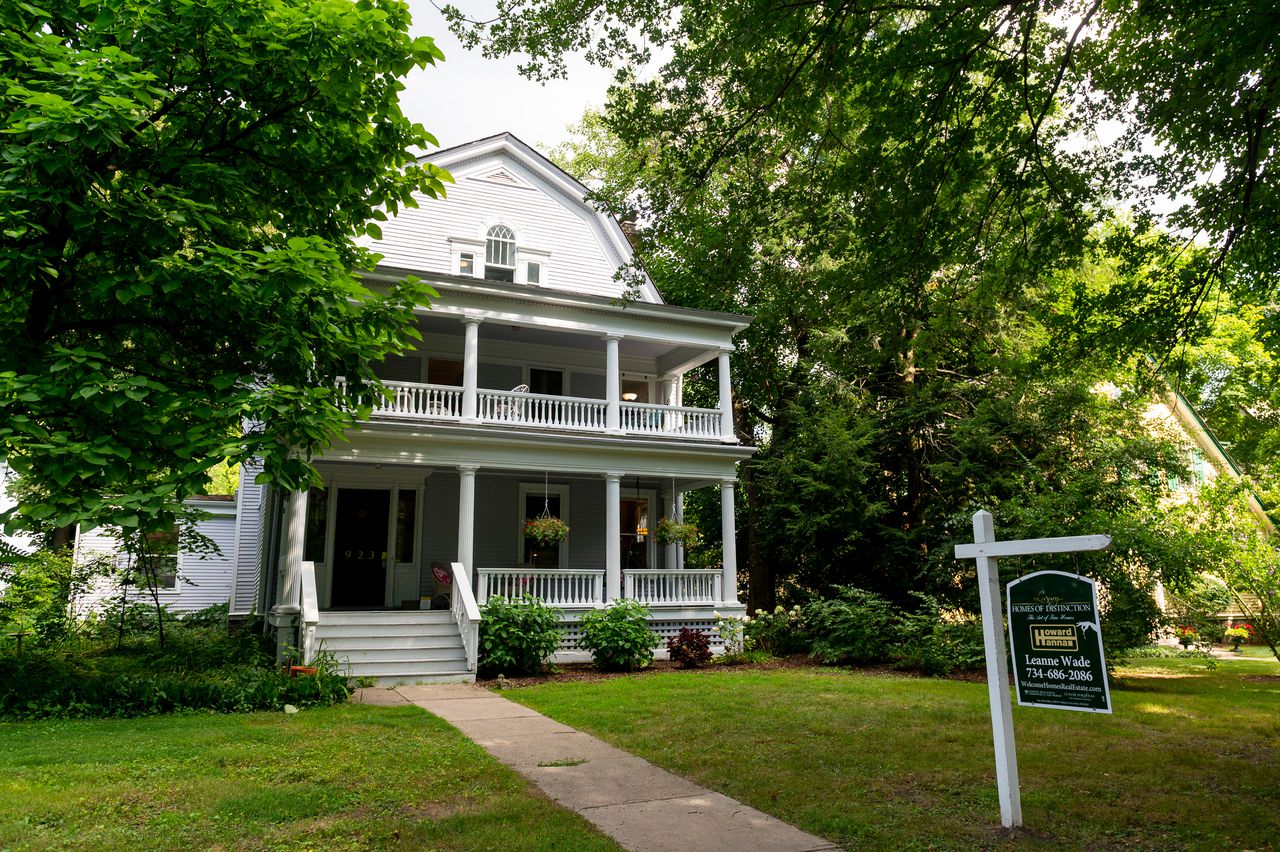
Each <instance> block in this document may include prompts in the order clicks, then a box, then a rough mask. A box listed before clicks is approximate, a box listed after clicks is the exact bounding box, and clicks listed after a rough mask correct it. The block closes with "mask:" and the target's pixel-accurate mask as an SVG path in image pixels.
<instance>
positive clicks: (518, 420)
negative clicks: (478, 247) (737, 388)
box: [338, 379, 721, 441]
mask: <svg viewBox="0 0 1280 852" xmlns="http://www.w3.org/2000/svg"><path fill="white" fill-rule="evenodd" d="M383 384H384V385H386V387H387V388H388V389H389V390H390V391H391V396H390V398H384V397H381V396H378V397H374V398H365V399H364V402H366V403H368V404H371V405H372V406H373V412H372V415H371V417H372V418H374V419H394V420H441V421H460V420H462V415H463V389H462V388H460V387H456V386H453V385H429V384H420V383H418V382H390V381H384V382H383ZM338 388H339V390H341V391H342V392H343V393H350V392H351V391H350V388H349V386H348V383H347V381H346V380H345V379H339V381H338ZM608 408H609V404H608V402H607V401H606V400H603V399H586V398H583V397H573V396H551V395H548V394H539V393H522V392H519V391H503V390H486V389H479V390H478V391H477V392H476V419H477V420H478V421H479V422H481V423H493V424H505V425H514V426H520V427H526V428H530V429H554V430H564V431H575V432H605V431H606V429H607V426H608ZM618 419H619V423H618V426H619V431H620V432H622V433H623V434H628V435H645V436H655V437H668V438H683V439H694V440H703V441H705V440H716V439H718V438H720V428H721V417H720V412H719V411H717V410H715V409H710V408H690V407H688V406H675V405H654V404H651V403H645V402H622V403H619V406H618Z"/></svg>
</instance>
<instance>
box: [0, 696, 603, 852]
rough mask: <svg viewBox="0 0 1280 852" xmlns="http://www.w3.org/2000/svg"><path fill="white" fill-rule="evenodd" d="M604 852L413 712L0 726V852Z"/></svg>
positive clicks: (591, 836) (596, 840)
mask: <svg viewBox="0 0 1280 852" xmlns="http://www.w3.org/2000/svg"><path fill="white" fill-rule="evenodd" d="M45 848H78V849H94V850H97V849H131V850H132V849H208V848H225V849H290V850H294V849H305V848H311V849H326V850H329V849H370V848H375V849H386V848H405V849H457V850H465V849H476V850H489V849H547V850H553V849H561V850H573V852H576V850H587V849H614V850H616V849H617V848H618V847H617V846H616V845H615V844H614V843H613V842H612V841H611V840H609V839H607V838H605V837H603V836H602V835H600V834H599V833H597V832H596V831H595V829H594V828H592V827H591V826H590V825H589V824H588V823H587V822H586V821H585V820H583V819H581V818H579V817H578V816H577V815H575V814H572V813H570V812H568V811H564V810H562V809H560V808H558V807H556V806H555V805H553V804H551V802H550V801H549V800H547V799H545V798H543V797H542V796H541V795H540V794H539V793H537V792H535V790H534V789H533V788H532V787H531V785H529V784H528V783H527V782H525V781H524V780H523V779H521V778H520V777H519V776H517V775H516V774H514V773H513V772H511V771H509V770H508V769H506V768H505V767H503V766H501V765H500V764H498V763H497V762H496V761H495V760H493V759H492V758H490V757H489V756H488V755H487V754H485V752H484V751H483V750H482V749H481V748H480V747H479V746H477V745H475V744H474V743H472V742H471V741H470V740H467V739H466V738H465V737H463V736H462V735H461V734H460V733H458V732H457V731H456V730H455V729H454V728H452V727H450V726H449V725H446V724H445V723H444V722H442V721H440V720H439V719H437V718H435V717H434V716H431V715H430V714H428V713H426V712H425V711H422V710H419V709H418V708H415V707H396V708H374V707H366V706H361V705H347V706H342V707H331V708H325V709H315V710H304V711H302V712H301V713H299V714H297V715H293V716H286V715H284V714H282V713H253V714H245V715H234V716H220V715H184V716H169V717H153V718H144V719H128V720H106V721H74V722H71V721H45V722H23V723H5V724H0V849H15V850H17V849H45Z"/></svg>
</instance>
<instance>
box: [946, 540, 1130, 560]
mask: <svg viewBox="0 0 1280 852" xmlns="http://www.w3.org/2000/svg"><path fill="white" fill-rule="evenodd" d="M1110 546H1111V536H1109V535H1069V536H1063V537H1062V538H1027V539H1021V540H1018V541H987V542H974V543H973V544H957V545H956V559H977V558H978V557H979V556H987V557H990V558H992V559H997V558H1000V557H1004V556H1034V555H1036V554H1038V553H1079V552H1081V551H1086V550H1106V549H1107V548H1108V547H1110Z"/></svg>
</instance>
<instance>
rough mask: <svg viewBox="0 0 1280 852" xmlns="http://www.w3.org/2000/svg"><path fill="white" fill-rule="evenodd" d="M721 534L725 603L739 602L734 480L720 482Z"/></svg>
mask: <svg viewBox="0 0 1280 852" xmlns="http://www.w3.org/2000/svg"><path fill="white" fill-rule="evenodd" d="M720 536H721V538H722V539H723V542H724V569H723V572H724V576H723V578H722V581H721V582H722V585H723V587H724V588H723V594H724V600H723V601H721V603H723V604H727V605H728V604H732V605H737V603H738V543H737V531H736V530H735V529H734V524H733V480H732V479H726V480H724V481H723V482H721V483H720Z"/></svg>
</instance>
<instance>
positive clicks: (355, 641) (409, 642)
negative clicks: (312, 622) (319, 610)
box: [316, 628, 461, 653]
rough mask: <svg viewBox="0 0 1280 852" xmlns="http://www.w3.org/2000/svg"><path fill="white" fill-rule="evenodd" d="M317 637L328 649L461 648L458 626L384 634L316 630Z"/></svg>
mask: <svg viewBox="0 0 1280 852" xmlns="http://www.w3.org/2000/svg"><path fill="white" fill-rule="evenodd" d="M316 639H317V641H319V642H322V643H323V644H324V649H325V650H326V651H333V652H338V651H342V652H344V653H345V652H348V651H376V650H385V649H392V648H394V649H399V650H409V649H424V650H425V649H431V648H460V647H461V644H460V640H459V639H458V631H457V628H455V629H454V630H452V631H451V632H450V633H428V634H423V633H417V632H414V633H408V634H405V633H401V634H387V635H382V636H369V635H354V634H350V633H339V634H330V633H325V632H321V631H318V630H317V631H316Z"/></svg>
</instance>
